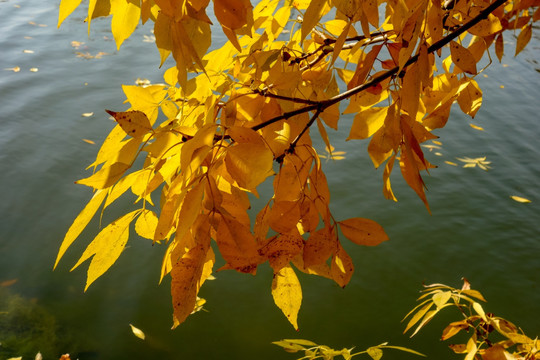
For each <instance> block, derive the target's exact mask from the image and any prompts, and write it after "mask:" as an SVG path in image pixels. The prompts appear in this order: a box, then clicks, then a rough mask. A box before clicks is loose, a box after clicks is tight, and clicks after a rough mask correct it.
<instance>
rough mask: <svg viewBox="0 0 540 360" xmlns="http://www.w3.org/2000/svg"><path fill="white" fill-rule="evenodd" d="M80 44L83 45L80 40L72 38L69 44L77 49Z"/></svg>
mask: <svg viewBox="0 0 540 360" xmlns="http://www.w3.org/2000/svg"><path fill="white" fill-rule="evenodd" d="M82 45H84V43H83V42H82V41H75V40H73V41H72V42H71V46H73V47H74V48H75V49H78V48H80V47H81V46H82Z"/></svg>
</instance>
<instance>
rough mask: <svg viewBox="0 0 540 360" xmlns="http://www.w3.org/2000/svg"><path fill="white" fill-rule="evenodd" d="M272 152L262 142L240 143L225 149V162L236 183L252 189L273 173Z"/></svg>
mask: <svg viewBox="0 0 540 360" xmlns="http://www.w3.org/2000/svg"><path fill="white" fill-rule="evenodd" d="M273 160H274V157H273V154H272V152H271V151H270V150H269V149H268V148H267V147H266V145H264V144H248V143H240V144H236V145H234V146H231V147H230V148H228V149H227V156H226V157H225V163H226V164H227V169H228V170H229V173H230V174H231V176H232V177H233V178H234V180H236V182H237V183H238V185H240V186H241V187H243V188H244V189H247V190H254V189H255V188H256V187H257V186H258V185H259V184H261V183H262V182H263V181H264V180H265V179H266V178H267V177H268V176H270V175H272V174H273Z"/></svg>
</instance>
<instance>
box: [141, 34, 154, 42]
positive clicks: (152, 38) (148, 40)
mask: <svg viewBox="0 0 540 360" xmlns="http://www.w3.org/2000/svg"><path fill="white" fill-rule="evenodd" d="M143 42H149V43H153V42H156V37H155V36H154V35H150V36H148V35H143Z"/></svg>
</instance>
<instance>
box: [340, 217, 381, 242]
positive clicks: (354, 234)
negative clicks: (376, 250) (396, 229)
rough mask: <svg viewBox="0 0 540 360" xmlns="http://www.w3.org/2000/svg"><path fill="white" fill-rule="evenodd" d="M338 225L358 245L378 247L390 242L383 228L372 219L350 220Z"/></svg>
mask: <svg viewBox="0 0 540 360" xmlns="http://www.w3.org/2000/svg"><path fill="white" fill-rule="evenodd" d="M338 224H339V228H340V229H341V231H342V232H343V235H345V236H346V237H347V239H349V240H351V241H352V242H354V243H355V244H358V245H367V246H376V245H379V244H380V243H381V242H383V241H386V240H388V235H386V232H385V231H384V229H383V228H382V226H381V225H379V224H378V223H376V222H375V221H373V220H370V219H364V218H350V219H347V220H343V221H340V222H338Z"/></svg>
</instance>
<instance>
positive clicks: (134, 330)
mask: <svg viewBox="0 0 540 360" xmlns="http://www.w3.org/2000/svg"><path fill="white" fill-rule="evenodd" d="M129 326H130V327H131V332H132V333H133V335H135V336H136V337H138V338H139V339H141V340H144V339H145V337H146V335H144V332H143V331H142V330H141V329H139V328H136V327H135V326H133V325H131V324H129Z"/></svg>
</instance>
